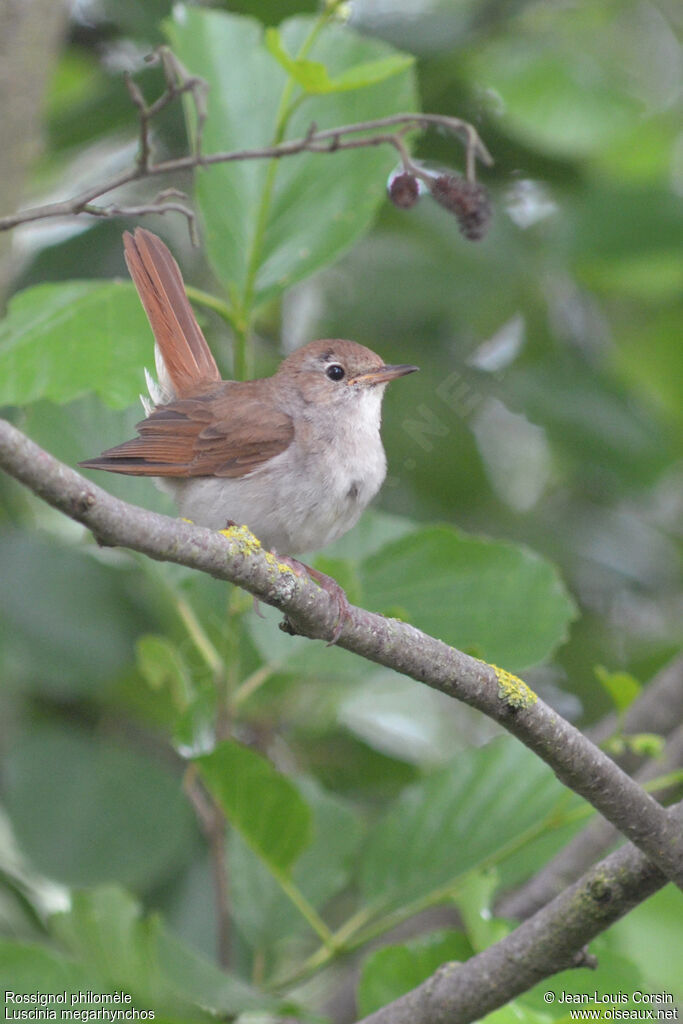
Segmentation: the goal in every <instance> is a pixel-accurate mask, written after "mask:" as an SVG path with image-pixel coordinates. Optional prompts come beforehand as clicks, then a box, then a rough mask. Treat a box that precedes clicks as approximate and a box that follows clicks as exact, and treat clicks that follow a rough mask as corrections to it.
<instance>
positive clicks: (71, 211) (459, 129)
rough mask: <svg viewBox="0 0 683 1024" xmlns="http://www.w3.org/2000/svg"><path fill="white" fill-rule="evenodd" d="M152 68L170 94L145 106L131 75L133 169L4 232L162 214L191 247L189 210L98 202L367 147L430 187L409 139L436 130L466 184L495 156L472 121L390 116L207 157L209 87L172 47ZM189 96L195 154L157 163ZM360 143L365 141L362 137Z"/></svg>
mask: <svg viewBox="0 0 683 1024" xmlns="http://www.w3.org/2000/svg"><path fill="white" fill-rule="evenodd" d="M149 59H150V62H152V63H160V64H161V66H162V69H163V72H164V80H165V89H164V91H163V92H162V93H161V95H160V96H159V97H158V98H157V99H156V100H155V101H154V102H153V103H150V104H148V103H147V101H146V100H145V97H144V96H143V94H142V91H141V89H140V88H139V86H138V85H137V84H136V83H135V82H134V81H133V79H132V78H130V77H129V76H128V77H126V87H127V89H128V93H129V95H130V98H131V101H132V103H133V105H134V107H135V109H136V110H137V113H138V136H139V146H138V152H137V156H136V159H135V163H134V164H133V165H132V166H131V167H129V168H128V169H127V170H125V171H122V172H121V173H120V174H117V175H116V176H115V177H113V178H109V179H108V180H107V181H103V182H100V183H99V184H96V185H93V186H91V187H90V188H88V189H86V190H84V191H83V192H81V193H79V194H78V195H76V196H72V198H71V199H64V200H61V201H59V202H54V203H46V204H44V205H42V206H35V207H33V208H31V209H27V210H21V211H19V212H17V213H13V214H9V215H7V216H4V217H0V231H8V230H9V229H10V228H14V227H17V225H19V224H27V223H29V222H31V221H35V220H43V219H45V218H48V217H64V216H69V215H71V216H75V215H78V214H81V213H85V214H89V215H90V216H95V217H118V216H121V217H123V216H140V215H143V214H146V213H163V212H168V211H171V210H175V211H176V212H178V213H181V214H183V216H185V217H186V218H187V220H188V226H189V229H190V235H191V237H192V241H193V242H194V243H195V244H196V227H195V222H194V215H193V213H192V211H191V210H189V209H188V207H186V206H184V205H181V204H171V203H168V202H165V201H164V199H163V196H164V193H160V195H159V196H157V198H156V199H155V200H153V201H152V202H151V203H149V204H143V205H137V206H130V207H127V206H120V205H109V206H99V205H96V203H95V200H97V199H100V198H101V197H102V196H104V195H107V193H109V192H112V191H114V190H115V189H118V188H121V187H123V186H124V185H129V184H131V183H132V182H134V181H141V180H143V179H148V178H155V177H158V176H159V175H167V174H177V173H178V172H181V171H189V170H193V169H194V168H197V167H208V166H210V165H211V164H220V163H230V162H232V161H235V160H268V159H280V158H282V157H287V156H294V155H296V154H297V153H336V152H338V151H339V150H342V149H360V148H364V147H367V146H382V145H390V146H393V147H394V149H396V150H397V152H398V154H399V157H400V159H401V162H402V164H403V168H404V170H405V171H407V172H409V173H410V174H411V175H413V176H414V177H416V178H420V179H422V180H423V181H425V182H426V183H427V184H429V182H431V181H432V180H433V175H430V174H428V173H427V172H426V171H424V170H423V169H422V167H421V166H420V164H419V163H416V162H415V161H413V160H412V158H411V156H410V154H409V152H408V150H407V148H406V145H405V142H404V141H403V137H404V135H405V134H406V133H407V132H409V131H411V130H416V129H418V130H424V129H425V128H427V127H430V126H436V127H439V128H441V129H442V130H444V131H446V132H449V133H450V134H451V135H455V136H456V137H458V138H460V140H461V141H462V143H463V145H464V147H465V177H466V179H467V181H468V182H474V181H475V179H476V162H477V160H481V162H482V163H484V164H486V165H487V166H489V165H491V164H492V163H493V159H492V157H491V154H490V153H489V151H488V150H487V148H486V146H485V145H484V143H483V142H482V140H481V139H480V138H479V135H478V133H477V131H476V129H475V128H474V127H473V126H472V125H471V124H469V123H468V122H467V121H463V120H461V119H460V118H458V117H448V116H445V115H442V114H415V113H406V114H394V115H392V116H391V117H381V118H376V119H374V120H371V121H362V122H359V123H357V124H347V125H342V126H340V127H339V128H326V129H323V130H322V131H318V130H317V128H316V126H315V125H311V127H310V129H309V131H308V132H307V133H306V135H305V136H304V137H303V138H300V139H293V140H291V141H289V142H282V143H280V144H279V145H277V146H264V147H262V148H260V149H244V150H237V151H233V152H227V153H210V154H207V155H205V154H203V153H202V150H201V142H202V129H203V125H204V122H205V120H206V94H207V90H208V86H207V83H206V82H205V81H204V80H203V79H201V78H199V77H198V76H196V75H190V74H189V72H188V71H187V70H186V69H185V68H184V67H183V66H182V64H181V63H180V61H179V60H178V58H177V57H176V56H175V55H174V54H173V53H172V51H171V50H170V49H169V48H168V47H167V46H162V47H159V49H158V50H157V51H155V53H154V54H152V55H151V56H150V58H149ZM184 93H189V94H190V95H191V97H192V101H193V103H194V106H195V112H196V117H197V130H196V140H195V152H194V153H191V154H188V155H187V156H183V157H177V158H175V159H172V160H161V161H159V162H158V163H155V162H154V161H153V159H152V143H151V138H150V126H151V123H152V120H153V118H154V117H155V116H156V115H157V114H158V113H159V112H160V111H161V110H163V109H164V108H165V107H167V106H168V105H169V103H172V102H173V101H174V100H175V99H177V98H178V97H179V96H182V95H183V94H184ZM386 128H395V129H396V130H395V131H394V132H389V133H387V132H385V131H384V129H386ZM357 136H360V137H357Z"/></svg>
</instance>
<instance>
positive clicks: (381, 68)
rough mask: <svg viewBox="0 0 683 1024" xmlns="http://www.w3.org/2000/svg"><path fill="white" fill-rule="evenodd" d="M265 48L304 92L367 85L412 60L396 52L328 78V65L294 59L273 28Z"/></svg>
mask: <svg viewBox="0 0 683 1024" xmlns="http://www.w3.org/2000/svg"><path fill="white" fill-rule="evenodd" d="M265 41H266V48H267V49H268V52H269V53H270V54H272V56H273V57H275V60H276V61H278V63H279V64H281V65H282V67H283V68H284V69H285V71H287V72H288V74H290V75H291V77H292V78H293V79H294V81H295V82H297V83H298V84H299V85H300V86H301V87H302V89H304V90H305V92H308V93H312V94H316V95H320V94H323V93H328V92H345V91H346V90H350V89H362V88H364V87H365V86H368V85H376V84H377V83H378V82H383V81H384V80H385V79H386V78H392V77H393V76H394V75H398V74H400V73H401V72H402V71H405V70H406V69H407V68H409V67H410V66H411V65H412V64H414V62H415V58H414V57H413V56H411V55H410V54H396V55H395V56H392V57H383V58H380V59H379V60H371V61H365V62H363V63H362V64H356V65H355V66H354V67H352V68H348V69H347V70H346V71H343V72H342V73H341V74H339V75H335V76H334V78H330V75H329V73H328V71H327V68H326V67H325V65H324V64H321V63H320V61H316V60H303V59H302V58H296V59H295V58H293V57H290V55H289V54H288V53H287V51H286V49H285V48H284V46H283V45H282V39H281V38H280V33H279V32H278V30H277V29H276V28H269V29H266V35H265Z"/></svg>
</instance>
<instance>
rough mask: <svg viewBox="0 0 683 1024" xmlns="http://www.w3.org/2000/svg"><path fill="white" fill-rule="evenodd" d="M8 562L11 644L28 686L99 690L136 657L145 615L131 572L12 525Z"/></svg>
mask: <svg viewBox="0 0 683 1024" xmlns="http://www.w3.org/2000/svg"><path fill="white" fill-rule="evenodd" d="M0 564H1V565H2V572H0V624H1V626H2V629H3V632H4V630H6V631H7V636H6V637H3V647H4V651H5V653H8V652H9V653H10V654H11V657H10V658H8V660H9V663H10V665H11V666H12V667H13V674H14V673H16V675H17V677H18V680H19V682H20V684H21V685H22V686H24V687H26V688H27V689H30V690H33V691H34V692H35V691H37V692H42V693H47V694H51V695H53V696H54V695H55V694H61V695H63V696H66V695H68V696H72V697H73V696H75V695H81V694H86V693H93V692H97V691H98V690H101V689H102V687H103V685H104V684H105V683H106V681H107V680H108V679H110V678H111V676H112V675H114V674H115V673H117V672H120V671H121V669H122V668H123V667H124V666H125V665H126V664H127V663H128V662H129V661H130V660H131V658H132V655H133V650H134V648H133V644H134V639H135V634H136V632H137V630H138V629H139V628H140V619H141V613H140V608H139V607H136V605H135V603H134V602H133V601H132V600H131V593H130V583H131V578H132V573H131V572H130V571H128V570H127V569H116V568H113V567H111V566H109V567H107V566H104V565H102V564H101V562H98V561H97V560H96V559H94V558H93V557H92V556H91V555H90V554H88V553H87V552H85V551H83V550H78V549H75V548H73V547H72V546H70V545H67V544H63V543H61V542H59V541H58V540H57V539H56V538H49V537H47V536H45V535H41V534H36V533H35V532H33V531H31V532H29V531H28V530H27V531H22V530H5V532H4V534H3V535H2V536H1V537H0ZM76 580H77V581H78V584H77V585H70V584H67V582H66V581H76Z"/></svg>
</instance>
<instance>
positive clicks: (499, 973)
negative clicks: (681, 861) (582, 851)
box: [362, 804, 683, 1024]
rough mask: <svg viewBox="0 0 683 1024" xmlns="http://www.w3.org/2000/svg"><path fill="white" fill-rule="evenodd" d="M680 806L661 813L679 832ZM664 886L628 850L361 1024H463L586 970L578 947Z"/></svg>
mask: <svg viewBox="0 0 683 1024" xmlns="http://www.w3.org/2000/svg"><path fill="white" fill-rule="evenodd" d="M682 811H683V804H678V805H677V807H676V808H672V809H671V810H670V811H669V812H668V816H669V819H670V821H671V823H672V825H673V826H674V827H675V828H678V829H680V825H681V820H682V814H681V812H682ZM665 884H666V878H665V876H664V875H663V874H662V873H661V872H660V871H659V870H658V869H657V868H656V867H655V866H654V864H652V862H651V861H648V860H647V858H646V857H644V856H643V854H642V853H641V852H640V851H639V850H637V849H636V847H635V846H634V845H633V844H632V843H629V844H627V845H626V846H623V847H622V848H621V849H620V850H617V851H616V853H613V854H611V855H610V856H609V857H607V858H606V859H605V860H603V861H601V863H600V864H597V865H596V866H595V867H594V868H592V869H591V870H590V871H588V872H587V873H586V874H585V875H584V876H583V877H582V878H581V879H580V880H579V881H578V882H576V883H575V884H574V885H572V886H571V887H570V888H569V889H566V890H565V891H564V892H563V893H562V894H561V895H560V896H558V897H557V898H556V899H554V900H553V901H552V903H549V904H547V906H545V907H544V908H543V909H542V910H539V911H538V912H537V913H536V914H534V916H533V917H531V918H529V919H528V920H527V921H525V922H524V924H521V925H520V926H519V927H518V928H516V929H515V931H514V932H511V933H510V934H509V935H507V936H506V937H505V938H504V939H502V940H501V941H500V942H497V943H496V944H495V945H493V946H489V948H488V949H486V950H484V952H483V953H479V954H478V955H477V956H474V957H472V958H471V959H470V960H467V961H465V962H464V963H462V964H459V963H447V964H444V965H443V966H442V967H440V968H439V970H438V971H437V972H436V974H434V975H432V977H431V978H429V979H428V980H427V981H425V982H423V984H422V985H419V986H418V987H417V988H415V989H413V990H412V991H411V992H408V993H407V994H406V995H405V996H402V997H401V998H400V999H396V1000H394V1002H392V1003H389V1004H388V1005H387V1006H384V1007H382V1009H381V1010H378V1011H377V1012H376V1013H373V1014H371V1015H370V1016H369V1017H365V1018H364V1019H363V1021H362V1024H468V1022H469V1021H473V1020H479V1019H480V1018H482V1017H484V1016H485V1015H486V1014H487V1013H490V1012H491V1011H492V1010H495V1009H497V1008H498V1007H499V1006H504V1005H505V1003H507V1002H509V1001H510V999H513V998H514V997H515V996H517V995H519V994H520V993H522V992H526V991H527V990H528V989H530V988H532V987H533V986H534V985H536V984H538V982H539V981H542V980H543V978H547V977H549V976H550V975H552V974H555V973H557V972H558V971H562V970H566V969H567V968H571V967H586V966H594V963H593V961H592V960H590V959H589V958H588V957H587V956H586V954H585V952H584V947H585V945H586V944H587V943H588V942H590V941H591V939H593V938H595V936H596V935H598V934H599V933H600V932H602V931H604V930H605V929H606V928H608V927H609V926H610V925H611V924H613V923H614V922H615V921H618V920H619V918H620V917H623V916H624V914H626V913H628V911H629V910H631V909H632V908H633V907H634V906H636V905H637V904H638V903H640V902H642V901H643V900H644V899H646V898H647V897H648V896H651V895H652V894H653V893H654V892H656V891H657V890H658V889H661V888H662V887H663V886H664V885H665Z"/></svg>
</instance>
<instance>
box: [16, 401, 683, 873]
mask: <svg viewBox="0 0 683 1024" xmlns="http://www.w3.org/2000/svg"><path fill="white" fill-rule="evenodd" d="M0 466H1V467H2V468H4V469H5V470H6V471H7V472H8V473H10V474H11V475H12V476H14V477H16V479H18V480H20V481H21V482H22V483H23V484H25V485H26V486H27V487H29V488H30V489H31V490H32V491H34V492H35V493H36V494H37V495H39V496H40V497H41V498H43V499H44V500H45V501H47V502H48V503H49V504H50V505H52V506H54V507H55V508H58V509H60V511H62V512H64V513H65V514H66V515H68V516H70V517H71V518H72V519H75V520H77V521H78V522H80V523H82V524H83V525H84V526H86V527H87V528H88V529H89V530H91V531H92V533H93V534H94V535H95V537H96V538H97V539H98V541H99V542H100V543H103V544H108V545H116V546H122V547H128V548H132V549H133V550H135V551H140V552H142V553H143V554H146V555H148V556H149V557H150V558H155V559H157V560H159V561H169V562H176V563H178V564H180V565H186V566H188V567H190V568H193V569H198V570H200V571H201V572H206V573H208V574H209V575H211V576H214V577H216V578H217V579H223V580H228V581H230V582H231V583H235V584H237V585H238V586H240V587H244V588H245V589H246V590H248V591H249V592H250V593H252V594H255V595H256V596H257V597H258V598H259V599H261V600H263V601H266V602H267V603H268V604H271V605H274V606H275V607H277V608H280V609H281V610H282V611H283V612H285V613H286V615H287V618H288V620H289V621H290V623H291V624H292V626H293V627H294V629H295V630H296V631H297V632H298V633H300V634H302V635H304V636H308V637H311V638H317V639H322V638H327V637H330V636H331V635H332V633H333V630H334V627H335V624H336V621H337V618H338V608H337V605H336V602H335V601H334V600H333V599H332V598H331V597H330V596H329V594H328V593H327V592H326V591H324V590H322V589H320V588H319V587H317V586H316V585H315V584H314V583H313V582H312V581H311V580H310V579H308V578H306V577H304V576H297V575H295V574H294V573H293V572H292V571H291V569H290V568H289V567H288V566H287V565H285V564H284V563H279V562H278V561H277V560H276V559H275V558H274V557H273V556H272V555H270V554H269V553H268V552H265V551H263V550H262V549H261V548H260V545H258V542H255V538H254V537H253V535H251V534H249V533H248V531H246V530H245V531H239V530H236V531H233V532H232V533H231V532H230V531H228V535H227V536H226V535H224V534H223V533H217V532H214V531H212V530H207V529H204V528H202V527H197V526H193V525H191V524H189V523H186V522H183V521H180V520H176V519H170V518H169V517H168V516H161V515H157V514H155V513H152V512H147V511H144V510H143V509H139V508H136V507H135V506H132V505H128V504H126V503H125V502H122V501H119V500H118V499H116V498H113V497H112V496H111V495H109V494H107V492H106V491H103V490H102V489H101V488H99V487H97V486H96V485H95V484H92V483H90V482H89V481H88V480H86V479H85V478H84V477H82V476H81V475H80V474H79V473H76V472H75V471H74V470H73V469H70V468H69V467H68V466H65V465H63V464H62V463H60V462H58V461H57V460H56V459H54V458H53V457H52V456H50V455H48V453H47V452H45V451H43V450H42V449H41V448H39V447H38V445H36V444H34V443H33V442H32V441H30V440H29V439H28V438H27V437H26V436H25V435H23V434H22V433H21V432H20V431H18V430H17V429H16V428H15V427H13V426H12V425H11V424H10V423H7V422H5V421H0ZM338 642H339V646H341V647H344V648H346V649H347V650H349V651H353V652H354V653H356V654H359V655H361V657H364V658H367V659H368V660H370V661H374V662H377V663H378V664H380V665H385V666H386V667H388V668H393V669H395V670H396V671H398V672H402V673H404V674H405V675H408V676H412V678H413V679H417V680H418V681H419V682H423V683H426V684H427V685H428V686H431V687H433V688H434V689H436V690H441V691H442V692H443V693H446V694H448V695H449V696H451V697H455V698H457V699H458V700H461V701H464V702H465V703H466V704H469V705H471V706H472V707H475V708H478V710H480V711H482V712H483V713H484V714H486V715H489V716H490V717H491V718H493V719H494V720H495V721H497V722H499V723H500V724H501V725H502V726H504V728H506V729H507V730H508V731H509V732H511V733H512V734H513V735H514V736H516V737H517V738H518V739H520V740H521V741H522V742H523V743H524V744H526V746H528V747H529V748H530V749H531V750H533V751H534V752H535V753H536V754H538V756H539V757H540V758H542V760H544V761H545V762H546V764H548V765H549V766H550V767H551V768H552V770H553V771H554V772H555V774H556V775H557V777H558V778H559V779H560V780H561V781H562V782H563V783H564V784H565V785H566V786H568V787H569V788H570V789H572V790H574V792H576V793H578V794H580V795H581V796H582V797H584V798H585V799H586V800H588V801H589V802H590V803H591V804H592V805H593V806H594V807H595V808H596V809H597V810H599V811H600V812H601V813H602V814H603V815H604V817H605V818H607V820H608V821H610V822H611V823H612V824H613V825H614V826H615V827H616V828H617V829H619V830H620V831H621V832H622V833H623V834H624V835H625V836H626V837H627V838H629V839H630V840H631V841H632V842H633V843H635V844H636V846H638V847H639V848H640V850H641V851H642V852H643V853H644V854H646V855H647V856H648V857H649V858H650V859H651V860H652V861H653V862H654V863H655V864H656V865H657V867H658V868H659V869H660V870H661V871H662V872H663V873H664V874H665V875H666V876H667V877H668V878H670V879H671V880H672V881H675V882H676V883H677V884H678V885H679V886H681V887H683V836H682V835H681V829H680V825H679V824H678V823H677V822H674V821H673V820H672V819H671V818H670V817H669V816H668V815H667V813H666V811H665V810H664V809H663V808H662V807H661V806H660V805H659V804H658V803H657V801H656V800H654V799H653V798H652V797H651V796H649V795H648V794H647V793H646V792H645V791H644V790H643V789H641V787H640V786H638V784H637V783H635V782H634V781H633V780H632V779H630V778H629V776H628V775H626V774H625V773H624V772H622V771H621V769H620V768H618V767H617V765H616V764H615V763H614V761H612V760H611V759H610V758H609V757H608V756H607V755H606V754H604V753H603V752H602V751H600V750H599V749H598V748H597V747H595V746H594V745H593V744H592V743H591V742H590V741H589V740H588V739H587V738H586V737H585V736H583V735H582V733H580V732H579V730H578V729H575V728H574V726H572V725H570V723H569V722H567V721H565V720H564V719H563V718H562V717H561V716H560V715H558V714H557V712H555V711H553V709H552V708H550V707H548V706H547V705H546V704H544V703H543V701H541V700H539V699H537V698H536V697H535V695H533V694H531V692H530V691H528V690H526V688H525V687H524V684H522V683H521V681H518V682H519V689H518V690H517V691H515V690H514V687H513V688H512V690H511V689H510V688H509V687H506V685H505V678H504V677H505V673H501V672H500V670H498V671H496V670H495V669H494V667H493V666H491V665H487V664H486V663H485V662H482V661H479V660H478V659H476V658H472V657H469V656H468V655H467V654H464V653H463V652H462V651H459V650H457V649H456V648H454V647H449V646H448V645H447V644H444V643H442V642H441V641H440V640H436V639H434V638H433V637H430V636H428V635H427V634H425V633H422V632H420V630H418V629H415V628H414V627H413V626H410V625H408V624H407V623H404V622H399V621H397V620H395V619H387V618H384V617H383V616H381V615H375V614H373V613H371V612H368V611H365V610H364V609H362V608H353V607H352V608H351V610H350V615H349V618H348V620H347V621H345V623H344V626H343V629H342V632H341V636H340V637H339V641H338ZM508 679H509V677H508Z"/></svg>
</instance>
